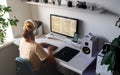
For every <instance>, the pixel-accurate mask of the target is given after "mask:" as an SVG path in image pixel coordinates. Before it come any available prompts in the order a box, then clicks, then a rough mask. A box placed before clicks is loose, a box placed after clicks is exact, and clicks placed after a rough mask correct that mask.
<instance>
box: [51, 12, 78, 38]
mask: <svg viewBox="0 0 120 75" xmlns="http://www.w3.org/2000/svg"><path fill="white" fill-rule="evenodd" d="M52 16H57V17H61V18H66V19H71V20H75V21H76V33H78V21H79V20H78V19H76V18H71V17H66V16H60V15H55V14H50V31H51V32H53V33H57V34H60V35H63V36H67V37H71V38H72V37H74V35H73V36H69V35H65V34H62V33H58V32H55V31H52Z"/></svg>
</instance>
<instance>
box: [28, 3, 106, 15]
mask: <svg viewBox="0 0 120 75" xmlns="http://www.w3.org/2000/svg"><path fill="white" fill-rule="evenodd" d="M26 3H28V4H33V5H40V6H44V7H49V8H61V9H67V10H72V11H81V12H89V13H102V12H104V11H105V9H104V8H96V9H94V10H91V9H89V8H87V9H82V8H77V7H76V6H73V7H67V5H66V4H62V5H60V6H58V5H53V4H52V3H40V2H26Z"/></svg>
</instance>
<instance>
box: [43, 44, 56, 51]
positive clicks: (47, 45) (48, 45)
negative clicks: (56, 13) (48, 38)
mask: <svg viewBox="0 0 120 75" xmlns="http://www.w3.org/2000/svg"><path fill="white" fill-rule="evenodd" d="M50 46H53V51H55V50H56V49H57V48H58V47H57V46H55V45H52V44H49V43H46V45H45V46H44V48H47V49H48V47H50Z"/></svg>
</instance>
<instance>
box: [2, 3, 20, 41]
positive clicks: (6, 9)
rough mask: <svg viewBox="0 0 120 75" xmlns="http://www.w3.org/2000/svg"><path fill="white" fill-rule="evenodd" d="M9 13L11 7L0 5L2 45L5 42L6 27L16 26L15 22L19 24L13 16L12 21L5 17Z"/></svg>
mask: <svg viewBox="0 0 120 75" xmlns="http://www.w3.org/2000/svg"><path fill="white" fill-rule="evenodd" d="M11 11H12V10H11V7H9V6H5V5H0V43H3V42H4V40H5V37H6V30H7V27H8V26H9V25H11V26H17V22H19V20H18V19H17V18H16V17H15V16H14V18H13V19H11V18H8V17H5V15H6V14H8V13H9V12H11Z"/></svg>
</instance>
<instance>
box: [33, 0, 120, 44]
mask: <svg viewBox="0 0 120 75" xmlns="http://www.w3.org/2000/svg"><path fill="white" fill-rule="evenodd" d="M62 1H64V0H62ZM84 1H85V0H84ZM86 1H87V2H89V3H95V4H96V5H98V6H102V7H104V8H106V9H108V10H109V11H112V12H114V13H117V14H120V8H119V7H120V5H119V3H120V0H86ZM64 2H65V1H64ZM31 10H32V18H33V19H37V20H38V19H39V20H42V21H43V23H44V29H45V33H48V32H49V31H50V29H49V28H50V14H56V15H62V16H67V17H72V18H77V19H79V20H81V21H82V23H81V24H80V28H79V31H80V33H79V35H80V37H83V36H84V35H86V34H88V33H89V32H91V33H92V34H94V35H96V36H97V37H99V38H101V39H104V40H106V41H109V42H111V41H112V40H113V39H114V38H115V37H118V35H119V34H120V29H119V28H118V27H116V26H115V22H116V21H117V20H118V18H119V17H120V16H118V15H114V14H110V13H103V14H99V13H88V12H87V11H86V12H80V11H73V10H66V9H61V8H52V7H50V8H49V7H45V6H37V5H31ZM100 42H101V41H100Z"/></svg>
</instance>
